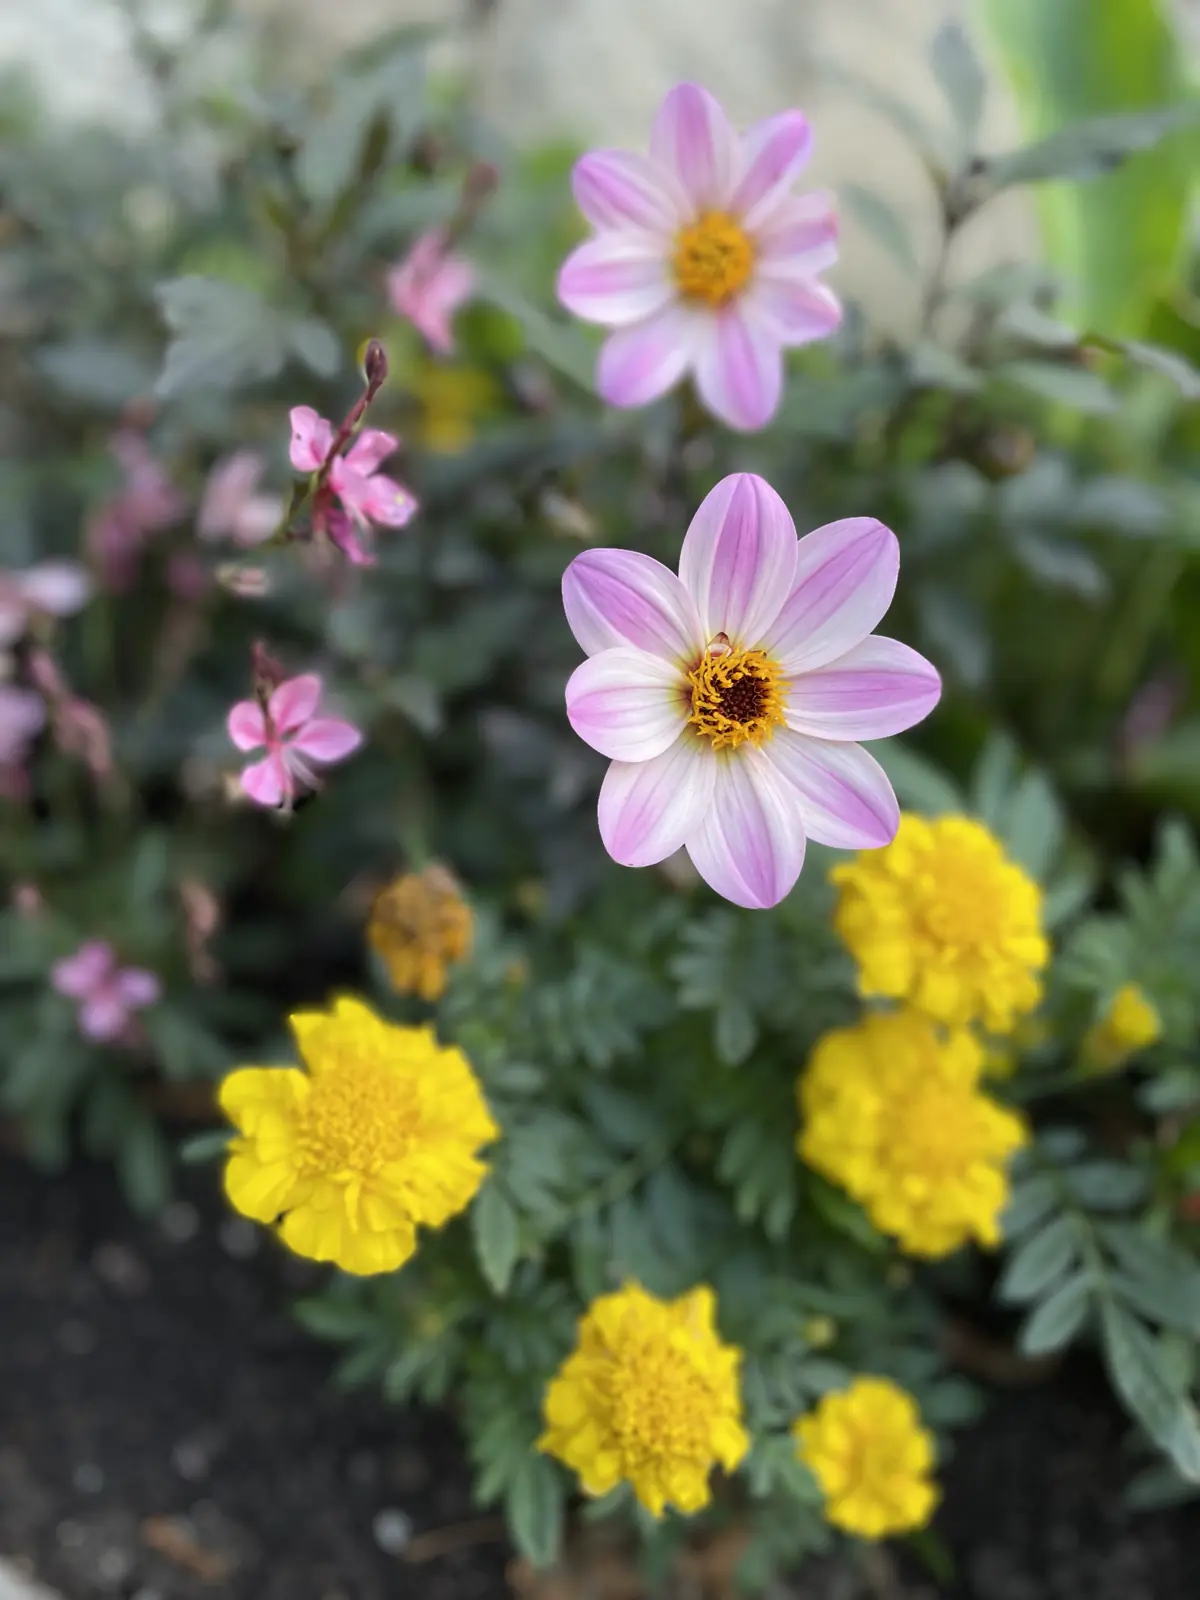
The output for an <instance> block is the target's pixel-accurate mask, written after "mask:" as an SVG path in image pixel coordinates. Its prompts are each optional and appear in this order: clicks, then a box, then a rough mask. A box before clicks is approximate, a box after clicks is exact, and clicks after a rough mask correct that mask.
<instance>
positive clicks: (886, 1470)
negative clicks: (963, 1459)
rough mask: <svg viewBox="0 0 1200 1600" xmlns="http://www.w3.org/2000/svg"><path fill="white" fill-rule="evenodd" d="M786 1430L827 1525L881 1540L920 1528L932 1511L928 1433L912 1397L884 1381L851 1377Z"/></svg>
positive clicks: (934, 1491) (935, 1494) (934, 1499)
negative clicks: (820, 1499) (816, 1489)
mask: <svg viewBox="0 0 1200 1600" xmlns="http://www.w3.org/2000/svg"><path fill="white" fill-rule="evenodd" d="M792 1433H793V1436H794V1437H795V1440H796V1453H797V1455H798V1456H799V1457H800V1459H801V1460H802V1461H804V1462H805V1463H807V1465H808V1467H809V1468H810V1470H811V1471H812V1474H813V1476H814V1477H815V1478H816V1480H817V1482H818V1483H819V1484H820V1486H821V1489H822V1491H823V1492H824V1495H825V1515H826V1516H827V1517H828V1519H829V1521H830V1522H832V1523H833V1525H834V1527H836V1528H843V1529H844V1530H845V1531H846V1532H847V1533H854V1534H857V1535H858V1536H859V1538H862V1539H886V1538H888V1537H889V1536H890V1535H891V1534H896V1533H910V1532H911V1531H912V1530H913V1529H914V1528H923V1527H924V1526H925V1524H926V1523H927V1522H928V1521H929V1519H930V1517H931V1516H932V1515H933V1508H934V1507H935V1506H936V1505H937V1503H938V1498H939V1496H938V1490H937V1485H936V1484H935V1483H934V1481H933V1478H932V1476H931V1474H932V1471H933V1436H932V1435H931V1434H930V1432H929V1430H928V1429H927V1428H925V1427H923V1426H922V1424H921V1413H920V1412H919V1411H918V1410H917V1406H916V1402H915V1401H914V1400H913V1398H912V1396H911V1395H910V1394H907V1393H906V1392H905V1391H904V1390H903V1389H901V1388H900V1387H899V1386H898V1385H896V1384H894V1383H892V1382H891V1381H890V1380H889V1379H887V1378H855V1380H854V1382H853V1383H852V1384H851V1385H850V1387H849V1388H848V1389H846V1390H844V1391H843V1392H842V1393H840V1394H827V1395H825V1397H824V1398H823V1399H822V1400H821V1403H820V1404H819V1405H818V1406H817V1407H816V1408H815V1409H814V1410H813V1411H811V1412H809V1414H808V1415H807V1416H803V1417H798V1418H797V1419H796V1421H795V1422H794V1423H793V1424H792Z"/></svg>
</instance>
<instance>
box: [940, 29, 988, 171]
mask: <svg viewBox="0 0 1200 1600" xmlns="http://www.w3.org/2000/svg"><path fill="white" fill-rule="evenodd" d="M930 65H931V66H932V68H933V75H934V77H935V78H936V79H937V81H938V87H939V88H940V89H941V91H942V93H943V94H944V95H945V96H946V99H947V101H948V102H949V105H950V109H951V111H953V113H954V120H955V122H957V123H958V126H959V129H960V131H961V133H962V135H963V138H964V139H965V140H966V142H967V144H968V145H970V144H973V143H974V140H975V136H976V134H977V133H978V132H979V123H980V120H981V119H982V117H983V107H984V102H985V100H986V98H987V77H986V76H985V74H984V70H983V67H982V66H981V65H980V62H979V57H978V56H977V55H976V54H975V49H974V47H973V45H972V44H971V41H970V39H969V38H968V37H967V34H966V30H965V29H964V28H963V27H961V25H960V24H959V23H957V22H947V23H944V24H943V25H942V27H940V28H939V29H938V31H937V33H936V34H935V35H934V39H933V48H932V50H931V52H930Z"/></svg>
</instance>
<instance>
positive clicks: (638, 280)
mask: <svg viewBox="0 0 1200 1600" xmlns="http://www.w3.org/2000/svg"><path fill="white" fill-rule="evenodd" d="M673 294H674V286H673V284H672V282H671V279H670V277H669V276H668V274H667V267H666V262H665V260H664V255H663V247H662V245H661V244H659V243H658V242H657V241H655V240H654V239H650V238H647V237H646V236H645V235H644V234H642V235H639V234H622V233H603V234H601V235H600V237H599V238H598V239H589V240H588V241H587V243H586V244H581V245H580V246H579V248H578V249H577V250H573V251H572V252H571V254H570V255H569V256H568V257H567V259H566V260H565V261H564V262H563V264H562V268H561V270H560V271H559V274H558V298H559V299H560V300H561V301H562V303H563V305H564V306H566V308H567V310H568V311H570V312H572V313H573V314H574V315H575V316H577V317H582V318H583V320H584V321H585V322H598V323H600V324H601V325H602V326H603V327H606V328H624V327H628V326H629V324H630V323H633V322H640V321H643V320H644V319H645V318H646V317H649V316H652V315H653V314H654V313H655V312H656V311H661V310H662V308H663V307H664V306H665V305H666V304H667V303H668V301H669V300H670V299H671V298H672V296H673Z"/></svg>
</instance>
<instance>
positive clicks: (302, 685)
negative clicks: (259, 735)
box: [268, 672, 321, 733]
mask: <svg viewBox="0 0 1200 1600" xmlns="http://www.w3.org/2000/svg"><path fill="white" fill-rule="evenodd" d="M320 700H321V680H320V678H319V677H318V676H317V674H316V673H315V672H305V673H303V674H302V675H301V676H300V677H298V678H288V679H287V680H286V681H285V682H283V683H281V684H280V685H279V687H278V689H276V690H275V692H274V693H273V694H272V696H271V699H270V701H269V702H268V705H269V709H270V713H271V723H272V725H273V727H274V729H275V732H276V733H290V732H291V731H292V729H293V728H298V727H299V726H300V724H301V723H302V722H307V721H308V719H309V717H311V716H312V714H313V712H314V711H315V710H316V709H317V706H318V704H319V703H320Z"/></svg>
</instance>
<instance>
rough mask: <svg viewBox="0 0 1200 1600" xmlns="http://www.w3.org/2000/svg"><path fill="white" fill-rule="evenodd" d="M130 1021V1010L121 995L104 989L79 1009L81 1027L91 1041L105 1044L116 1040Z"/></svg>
mask: <svg viewBox="0 0 1200 1600" xmlns="http://www.w3.org/2000/svg"><path fill="white" fill-rule="evenodd" d="M128 1021H129V1008H128V1007H127V1006H126V1004H125V1002H124V1000H122V999H121V997H120V995H119V994H115V993H114V992H113V991H112V990H110V989H102V990H101V992H100V993H99V994H95V995H92V996H90V998H88V999H87V1000H85V1001H84V1002H83V1004H82V1005H81V1006H80V1008H79V1026H80V1028H81V1029H82V1031H83V1032H84V1033H85V1034H86V1035H87V1037H88V1038H89V1039H95V1040H97V1041H98V1042H99V1043H101V1044H104V1043H106V1042H107V1041H108V1040H110V1039H115V1038H116V1037H117V1035H118V1034H119V1033H120V1032H121V1030H122V1029H123V1028H124V1026H125V1024H126V1023H127V1022H128Z"/></svg>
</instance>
